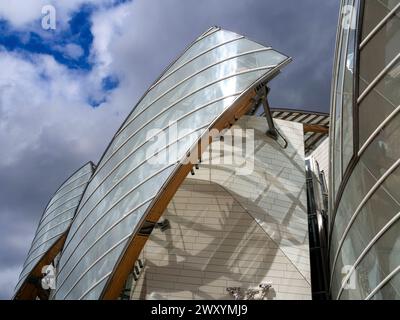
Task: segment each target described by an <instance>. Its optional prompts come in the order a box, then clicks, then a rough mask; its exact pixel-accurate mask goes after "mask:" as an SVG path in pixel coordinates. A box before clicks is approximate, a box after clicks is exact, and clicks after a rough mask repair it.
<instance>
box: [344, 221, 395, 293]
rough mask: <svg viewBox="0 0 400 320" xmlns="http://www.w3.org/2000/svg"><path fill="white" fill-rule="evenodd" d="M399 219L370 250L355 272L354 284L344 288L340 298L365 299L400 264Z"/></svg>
mask: <svg viewBox="0 0 400 320" xmlns="http://www.w3.org/2000/svg"><path fill="white" fill-rule="evenodd" d="M399 234H400V223H399V220H397V222H396V223H395V224H394V225H392V227H390V229H388V230H387V231H386V232H385V233H384V234H383V236H382V237H381V238H380V239H379V240H378V241H377V242H376V243H375V244H374V246H373V247H372V248H371V249H370V250H369V251H368V253H367V255H366V256H365V257H364V258H363V259H362V260H361V262H360V263H359V264H358V266H357V267H356V270H355V273H354V275H355V276H354V286H350V287H349V288H348V289H344V290H343V292H342V294H341V296H340V299H346V300H347V299H365V298H366V297H367V296H368V295H369V293H370V292H371V291H372V290H373V289H374V288H375V287H376V286H377V285H378V284H379V283H380V282H381V281H383V280H384V279H385V277H386V276H387V275H388V274H390V273H391V272H392V271H393V270H394V269H395V268H397V267H398V266H399V265H400V237H399Z"/></svg>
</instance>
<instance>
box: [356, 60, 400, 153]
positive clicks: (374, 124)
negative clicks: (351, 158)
mask: <svg viewBox="0 0 400 320" xmlns="http://www.w3.org/2000/svg"><path fill="white" fill-rule="evenodd" d="M399 88H400V61H399V63H397V64H395V65H394V66H393V67H392V68H391V69H389V71H388V72H387V73H386V75H385V76H384V77H383V78H382V79H381V80H380V81H379V82H378V83H377V84H376V86H375V87H374V88H373V89H372V90H371V91H370V92H369V93H368V95H367V96H366V97H365V98H364V99H363V100H362V101H361V103H360V105H359V117H360V123H362V125H361V126H360V130H359V131H360V138H359V139H360V145H363V144H364V143H365V141H366V140H367V139H368V138H369V136H370V135H371V134H372V133H373V132H374V131H375V130H376V128H378V126H379V125H380V124H381V123H382V122H383V121H384V120H385V119H386V118H387V117H388V116H389V115H390V114H391V113H392V112H393V110H395V109H396V108H397V107H398V106H400V90H399ZM378 106H379V108H378Z"/></svg>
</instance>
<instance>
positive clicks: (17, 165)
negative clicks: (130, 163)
mask: <svg viewBox="0 0 400 320" xmlns="http://www.w3.org/2000/svg"><path fill="white" fill-rule="evenodd" d="M47 4H52V5H54V7H55V9H56V13H57V15H56V19H57V20H56V21H57V24H56V29H55V30H44V29H43V28H42V26H41V20H42V18H43V14H42V12H41V10H42V8H43V6H45V5H47ZM338 10H339V8H338V1H336V0H324V1H315V0H298V1H292V0H241V1H229V0H220V1H214V0H203V1H198V0H196V1H195V0H169V1H165V0H135V1H113V0H69V1H51V0H47V1H45V0H15V1H13V2H12V4H10V2H6V1H2V2H0V150H2V157H0V228H1V229H0V299H1V298H3V299H7V298H9V297H10V296H11V294H12V292H13V287H14V285H15V283H16V280H17V277H18V275H19V272H20V270H21V267H22V263H23V261H24V258H25V255H26V253H27V251H28V249H29V246H30V243H31V241H32V238H33V234H34V230H35V228H36V226H37V223H38V221H39V218H40V216H41V214H42V210H43V208H44V206H45V204H46V203H47V201H48V199H49V197H50V195H51V194H52V193H53V192H54V190H56V189H57V187H58V186H59V185H60V184H61V183H62V182H63V181H64V180H65V177H66V176H68V175H69V174H70V173H72V172H74V171H75V170H76V168H78V167H80V166H81V165H82V164H83V163H85V162H87V161H89V160H92V161H94V162H97V161H98V159H99V157H100V156H101V154H102V152H103V151H104V149H105V147H106V146H107V144H108V143H109V141H110V139H111V137H112V136H113V134H114V133H115V131H116V129H117V128H118V127H119V126H120V125H121V123H122V121H123V120H124V118H125V117H126V115H127V114H128V113H129V112H130V110H131V109H132V108H133V106H134V105H135V103H136V102H137V101H138V99H139V98H140V96H141V95H142V94H143V93H144V92H145V91H146V89H147V88H148V86H149V85H150V84H151V83H152V82H153V81H154V80H155V79H156V78H157V77H158V76H159V74H160V72H161V71H162V70H163V69H164V68H165V66H167V65H168V64H169V62H170V61H171V60H173V59H175V58H176V57H177V56H178V55H179V54H180V53H181V52H182V50H183V49H184V48H185V47H186V46H187V45H188V44H189V43H190V42H191V41H192V40H193V39H194V38H196V37H197V36H198V35H199V34H201V33H202V32H203V31H205V30H206V29H208V27H210V26H213V25H219V26H221V27H223V28H226V29H228V30H232V31H235V32H238V33H241V34H244V35H246V36H248V37H249V38H250V39H254V40H256V41H258V42H260V43H263V44H265V45H271V46H272V47H274V48H275V49H277V50H279V51H281V52H283V53H285V54H287V55H290V56H292V57H293V62H292V63H291V64H290V65H289V66H288V67H287V68H285V70H284V72H283V73H282V74H281V75H280V76H279V77H278V78H277V79H276V80H274V81H273V82H272V83H271V97H270V98H271V99H270V100H271V101H270V102H271V105H272V106H275V107H289V108H297V109H309V110H319V111H328V108H329V94H330V93H329V91H330V80H331V70H332V58H333V50H334V45H335V44H334V42H335V33H336V23H337V16H338Z"/></svg>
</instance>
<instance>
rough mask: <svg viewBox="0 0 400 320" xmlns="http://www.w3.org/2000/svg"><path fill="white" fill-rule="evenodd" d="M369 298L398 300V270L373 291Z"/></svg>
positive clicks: (399, 285)
mask: <svg viewBox="0 0 400 320" xmlns="http://www.w3.org/2000/svg"><path fill="white" fill-rule="evenodd" d="M371 300H400V272H398V273H397V274H396V275H395V276H394V277H393V278H392V279H391V280H390V281H389V282H388V283H386V284H385V286H384V287H382V288H381V289H380V290H379V291H378V292H377V293H375V295H374V296H373V297H372V298H371Z"/></svg>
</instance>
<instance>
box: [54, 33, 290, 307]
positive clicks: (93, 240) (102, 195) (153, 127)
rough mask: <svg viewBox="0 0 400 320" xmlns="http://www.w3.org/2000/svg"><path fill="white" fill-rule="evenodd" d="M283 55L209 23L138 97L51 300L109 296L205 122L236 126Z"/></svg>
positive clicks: (81, 211)
mask: <svg viewBox="0 0 400 320" xmlns="http://www.w3.org/2000/svg"><path fill="white" fill-rule="evenodd" d="M289 61H290V58H288V57H287V56H285V55H283V54H281V53H279V52H277V51H275V50H273V49H271V48H270V47H264V46H262V45H260V44H258V43H256V42H253V41H250V40H248V39H246V38H245V37H243V36H240V35H238V34H236V33H233V32H229V31H225V30H222V29H220V28H217V27H213V28H210V29H209V30H207V31H206V32H205V33H204V34H202V35H201V36H200V37H199V38H198V39H196V40H195V41H194V42H193V43H192V44H191V45H190V46H189V48H188V49H187V50H186V51H185V52H184V53H183V54H182V55H181V56H180V58H178V59H177V60H176V61H175V62H174V63H173V64H171V65H170V67H169V68H167V70H166V71H165V72H164V73H163V75H162V76H161V77H160V78H159V79H158V80H157V81H156V82H155V83H154V84H153V85H152V86H151V88H150V89H149V90H148V91H147V92H146V93H145V95H144V96H143V97H142V99H141V100H140V101H139V103H138V104H137V105H136V107H135V108H134V110H133V111H132V113H131V114H130V115H129V116H128V118H127V119H126V121H125V122H124V123H123V125H122V126H121V128H120V129H119V131H118V132H117V133H116V135H115V136H114V138H113V140H112V141H111V143H110V145H109V147H108V148H107V150H106V152H105V153H104V155H103V157H102V158H101V160H100V162H99V165H98V167H97V168H96V171H95V173H94V176H93V178H92V179H91V181H90V183H89V185H88V187H87V189H86V191H85V194H84V196H83V198H82V201H81V203H80V205H79V208H78V210H77V214H76V218H75V219H74V221H73V223H72V226H71V229H70V231H69V233H68V236H67V239H66V242H65V245H64V249H63V253H62V256H61V259H60V263H59V270H58V276H57V289H56V291H55V294H54V298H55V299H108V298H110V299H115V298H117V297H118V295H119V292H120V289H122V285H123V283H124V281H125V279H126V277H127V275H128V273H130V271H131V268H132V266H133V263H134V262H135V259H136V257H137V255H138V253H139V252H140V251H141V249H142V247H143V245H144V243H145V241H146V239H147V237H148V235H149V234H150V232H151V229H152V226H153V225H154V223H155V222H156V221H157V220H158V218H159V216H160V215H161V214H162V212H163V211H164V208H165V207H166V205H167V204H168V202H169V200H170V199H171V197H172V195H173V193H174V192H175V191H176V189H177V187H178V186H179V184H180V183H181V182H182V181H183V179H184V178H185V176H186V175H187V173H188V172H189V171H190V169H191V167H192V165H190V164H185V160H186V159H187V157H188V156H189V155H190V153H191V152H192V154H193V150H194V146H196V145H197V144H198V143H199V141H201V139H202V137H204V136H205V134H206V133H207V132H208V130H210V129H212V128H222V127H224V126H226V125H229V123H230V122H234V121H235V120H236V119H237V118H238V117H240V116H241V115H243V114H244V113H245V112H247V111H248V110H249V108H250V107H251V103H252V100H251V98H252V97H254V95H255V91H254V88H255V86H257V85H258V84H260V83H261V82H265V81H268V80H269V79H270V78H272V77H273V76H274V75H276V74H277V73H278V72H279V70H280V68H282V67H283V66H284V65H286V64H287V63H288V62H289Z"/></svg>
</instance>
